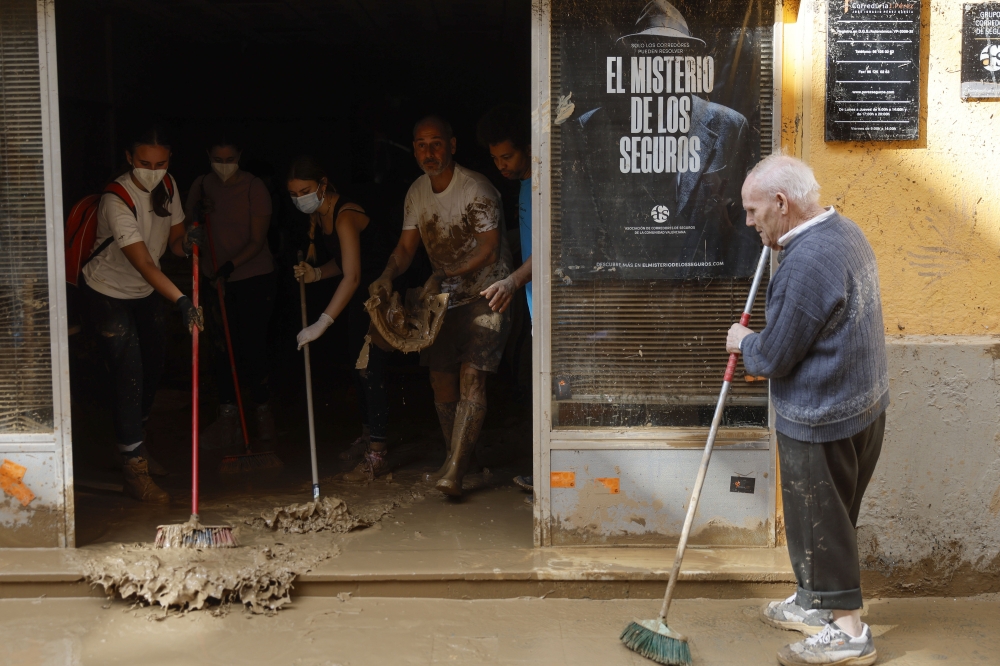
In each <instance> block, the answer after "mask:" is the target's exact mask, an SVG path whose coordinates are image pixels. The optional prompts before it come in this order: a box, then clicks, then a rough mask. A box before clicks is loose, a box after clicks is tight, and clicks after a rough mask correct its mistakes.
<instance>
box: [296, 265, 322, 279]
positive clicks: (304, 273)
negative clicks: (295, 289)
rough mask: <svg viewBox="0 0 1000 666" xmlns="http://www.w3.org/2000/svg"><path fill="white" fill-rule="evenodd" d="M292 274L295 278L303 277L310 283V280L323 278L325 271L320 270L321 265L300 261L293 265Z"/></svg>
mask: <svg viewBox="0 0 1000 666" xmlns="http://www.w3.org/2000/svg"><path fill="white" fill-rule="evenodd" d="M292 275H294V276H295V279H296V280H298V279H302V281H303V282H305V283H306V284H309V283H310V282H318V281H319V280H321V279H322V278H323V271H321V270H320V268H319V266H311V265H310V264H309V263H308V262H306V261H300V262H299V263H298V264H296V265H295V266H292Z"/></svg>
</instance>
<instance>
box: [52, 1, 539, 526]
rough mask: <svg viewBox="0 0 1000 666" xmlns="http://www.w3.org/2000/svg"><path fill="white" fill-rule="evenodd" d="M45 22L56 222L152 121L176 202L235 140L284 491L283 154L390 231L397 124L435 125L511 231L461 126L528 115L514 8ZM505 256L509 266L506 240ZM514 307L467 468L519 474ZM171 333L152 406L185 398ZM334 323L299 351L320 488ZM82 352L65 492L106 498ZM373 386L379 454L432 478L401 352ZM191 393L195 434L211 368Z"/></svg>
mask: <svg viewBox="0 0 1000 666" xmlns="http://www.w3.org/2000/svg"><path fill="white" fill-rule="evenodd" d="M56 9H57V11H56V17H57V32H58V67H59V102H60V135H61V142H62V154H61V157H62V174H63V197H64V204H65V206H66V208H67V210H68V209H69V207H71V206H72V205H73V203H74V202H76V201H77V200H79V199H80V198H81V197H83V196H85V195H87V194H89V193H93V192H97V191H100V189H101V188H102V187H103V185H104V184H105V183H106V182H107V181H108V180H110V179H111V178H112V177H113V176H115V175H116V171H117V170H118V169H120V168H122V166H123V165H124V164H125V160H124V149H125V142H126V140H127V137H128V136H129V135H130V134H133V133H135V132H137V131H140V130H141V129H142V128H143V127H144V126H146V125H149V124H151V123H155V124H157V125H160V126H162V127H164V128H165V129H167V130H168V131H169V133H170V135H171V138H172V152H173V156H172V160H171V168H170V171H171V173H172V174H173V175H174V176H175V177H176V179H177V181H178V183H179V185H180V188H181V193H182V195H186V191H187V188H188V187H190V185H191V182H192V181H193V180H194V178H196V177H197V176H198V175H200V174H203V173H206V172H207V171H208V170H209V162H208V159H207V155H206V152H205V151H206V150H207V148H208V144H209V142H210V141H212V140H213V139H214V138H215V137H218V136H219V135H220V134H225V135H227V136H230V137H238V138H239V139H240V140H241V141H242V142H243V143H244V144H245V148H244V153H243V159H242V161H241V166H242V168H243V169H244V170H246V171H249V172H251V173H253V174H254V175H257V176H259V177H261V178H262V179H264V180H265V182H266V183H267V184H268V186H269V187H270V189H271V190H272V199H273V202H274V206H275V208H274V215H273V217H272V221H271V230H270V233H269V243H270V246H271V250H272V252H273V254H274V256H275V260H276V264H277V271H278V275H279V293H278V299H277V302H276V307H275V313H274V317H273V318H272V321H271V324H270V334H269V338H270V360H271V363H272V373H271V392H272V395H273V396H274V398H273V400H274V401H275V402H276V405H275V406H276V407H277V408H278V412H277V418H278V427H279V433H280V434H281V437H280V438H279V443H278V446H277V447H276V452H277V453H278V454H279V455H280V456H281V458H282V459H283V460H284V461H285V463H286V468H285V471H283V472H282V475H283V476H282V478H283V479H286V480H288V481H289V482H293V483H299V482H303V481H307V480H308V460H309V455H308V436H307V425H306V407H305V398H304V395H305V390H304V377H303V363H302V356H301V353H300V352H297V351H296V349H295V340H294V338H295V334H296V333H297V332H298V330H299V328H300V320H299V317H300V315H299V305H298V286H297V283H296V282H295V280H294V279H293V278H292V276H291V268H290V267H291V265H292V264H293V263H294V261H295V254H296V251H297V250H299V249H303V247H304V242H305V231H306V226H307V222H306V217H305V216H304V215H302V214H300V213H298V211H296V210H295V209H294V207H293V206H292V205H291V201H290V199H289V197H288V196H287V195H286V194H285V190H284V174H285V171H286V168H287V166H288V164H289V162H290V160H291V159H292V158H294V157H295V156H296V155H299V154H303V153H305V154H310V155H314V156H316V157H318V158H319V159H320V160H321V161H322V162H323V163H324V164H325V165H326V168H327V169H328V170H329V172H330V173H331V179H332V180H333V182H334V184H335V185H336V186H337V187H338V188H340V189H343V190H345V191H364V192H365V193H366V194H367V196H368V197H369V200H372V201H378V202H380V204H381V207H380V208H379V209H378V211H377V214H380V215H385V216H387V217H388V218H389V219H390V220H391V224H390V225H389V226H391V227H393V228H398V227H399V226H400V225H401V221H402V220H401V208H402V201H403V197H404V195H405V192H406V189H407V188H408V187H409V185H410V183H411V182H412V181H413V180H414V179H415V178H416V177H417V176H418V175H420V171H419V169H418V168H417V166H416V163H415V162H414V160H413V156H412V152H411V131H412V125H413V123H414V121H415V120H416V119H418V118H420V117H421V116H423V115H426V114H429V113H437V114H441V115H443V116H445V117H446V118H448V119H449V120H450V121H451V123H452V124H453V126H454V128H455V133H456V136H457V138H458V154H457V156H456V158H457V161H458V162H459V163H460V164H462V165H464V166H466V167H469V168H472V169H474V170H476V171H479V172H481V173H483V174H485V175H487V176H488V177H489V178H490V179H491V180H492V181H493V182H494V184H495V185H496V186H497V188H498V189H499V190H500V192H501V194H502V195H503V197H504V202H505V210H506V220H507V227H508V229H510V230H511V231H514V230H516V228H517V213H516V197H517V184H516V183H509V182H507V181H505V180H504V179H503V178H501V177H500V175H499V173H498V172H497V170H496V168H495V167H494V166H493V164H492V161H491V159H490V156H489V154H488V152H487V151H486V149H484V148H482V147H480V146H479V145H477V143H476V141H475V125H476V122H477V121H478V119H479V118H480V116H481V115H482V114H483V113H484V112H486V111H487V110H488V109H489V108H490V107H491V106H493V105H495V104H498V103H514V104H518V105H520V106H522V107H528V106H529V101H530V100H529V96H530V76H529V66H530V11H531V9H530V3H529V2H528V0H477V1H476V2H468V1H465V2H462V1H460V0H411V1H407V2H401V1H388V0H264V1H259V2H252V1H243V0H181V1H178V2H169V3H166V2H153V1H151V0H117V1H116V0H99V1H94V0H86V1H84V0H59V1H58V2H57V5H56ZM510 246H511V248H512V250H513V251H514V255H515V256H514V261H515V265H516V264H518V263H519V257H518V256H517V255H518V252H517V248H518V244H517V243H516V242H511V243H510ZM162 266H163V269H164V272H166V273H167V274H168V275H169V276H170V277H171V278H172V279H173V280H174V281H175V283H176V284H177V285H178V286H179V287H180V288H181V289H182V291H185V292H186V293H189V292H190V288H191V278H190V262H187V261H185V260H183V259H179V258H177V257H174V256H173V255H172V254H170V253H169V252H168V253H167V254H166V255H165V256H164V257H163V259H162ZM428 266H429V264H428V263H427V261H426V258H424V259H423V261H417V262H415V265H414V266H413V267H412V268H411V269H410V270H409V272H408V273H407V274H406V275H405V276H404V277H403V278H401V279H400V280H399V281H398V282H397V285H396V286H397V288H405V287H408V286H417V285H419V284H421V283H422V282H423V280H424V279H425V278H426V275H427V274H428V273H429V267H428ZM335 287H336V281H335V280H330V281H326V282H324V283H322V284H321V285H315V286H312V287H310V289H309V290H308V291H309V294H308V299H309V311H310V312H309V318H310V321H312V320H314V319H315V318H316V316H317V315H318V313H319V312H320V311H321V309H322V308H323V307H324V306H325V304H326V303H327V301H328V300H329V298H330V295H331V294H332V291H333V289H334V288H335ZM361 288H366V285H362V287H361ZM70 289H71V290H72V288H70ZM69 297H70V301H71V320H72V321H71V323H75V322H79V321H81V319H80V313H79V312H77V311H75V310H74V294H72V293H70V295H69ZM515 303H516V306H515V307H516V308H517V312H515V328H514V330H513V331H512V334H511V337H510V340H509V342H508V345H507V349H506V352H505V357H504V361H503V364H502V366H501V370H500V371H499V372H498V373H497V374H496V375H495V376H492V377H491V379H490V382H491V383H490V386H489V400H490V406H489V413H488V416H487V422H486V425H485V428H484V435H483V437H482V440H481V442H480V446H479V451H478V455H479V458H480V462H481V463H482V464H485V465H490V466H492V467H493V468H494V469H497V468H498V467H499V468H501V469H507V468H509V469H510V470H511V471H515V470H516V473H530V457H529V456H530V450H531V443H530V442H531V440H530V421H531V406H530V405H531V401H530V393H531V383H530V372H529V371H530V365H531V360H530V324H528V323H527V312H526V307H525V306H524V302H523V299H515ZM170 326H171V335H170V346H169V350H168V355H167V361H166V371H165V374H164V379H163V382H162V384H161V387H160V388H161V392H163V393H164V396H165V397H164V399H163V400H162V401H161V400H160V399H159V396H158V407H157V408H159V405H161V404H167V403H169V402H170V401H171V400H172V401H174V402H178V401H180V402H183V394H184V392H186V391H189V390H190V381H191V379H190V373H191V362H190V361H191V358H190V342H189V337H188V335H187V333H186V331H184V330H183V329H182V328H181V323H180V318H179V316H174V317H173V318H172V319H171V322H170ZM345 328H346V326H345V325H344V322H342V321H340V320H338V321H337V322H336V323H335V324H334V326H333V328H332V329H331V330H330V331H328V332H327V334H326V335H325V336H324V337H323V338H321V339H320V340H319V341H317V342H316V343H314V345H313V352H312V358H313V368H312V371H313V378H314V387H315V391H316V410H317V419H316V425H317V430H318V435H319V436H318V441H319V458H320V464H321V468H323V469H324V471H325V473H334V472H336V471H338V470H339V469H340V467H339V466H342V463H340V461H338V460H336V455H335V454H336V453H337V452H338V451H339V450H341V449H342V448H343V447H344V446H346V445H347V444H348V443H350V442H351V441H352V440H353V439H354V438H355V437H357V436H358V434H360V419H359V417H358V415H357V408H356V404H355V395H354V393H355V392H354V388H353V386H354V384H353V381H352V380H351V375H350V373H351V372H352V370H351V369H352V368H353V365H354V360H355V359H353V358H349V357H348V355H347V354H346V352H345V351H344V346H345V341H346V330H345ZM73 330H74V331H76V330H77V329H76V327H74V329H73ZM89 337H90V336H89V333H88V331H87V329H86V327H85V326H83V327H81V329H80V330H79V332H78V333H74V335H72V336H71V382H72V396H73V426H74V433H73V435H74V437H73V440H74V464H75V470H74V473H75V477H76V482H77V489H78V494H79V492H80V489H81V488H83V487H85V486H87V485H88V484H89V487H90V488H91V489H93V488H100V487H101V486H108V487H112V486H113V485H114V481H115V479H116V478H118V477H117V475H118V472H117V471H116V470H115V469H114V460H115V455H114V447H113V440H114V438H113V434H112V428H111V420H110V411H109V407H108V404H109V401H108V400H107V399H106V394H107V390H108V388H107V377H106V373H105V371H104V368H103V365H102V363H101V361H100V358H99V357H98V356H97V354H96V349H95V347H94V344H93V341H92V340H91V339H89ZM203 367H207V364H205V363H204V361H203ZM387 384H388V387H387V388H388V390H389V393H390V447H391V450H393V451H394V454H393V455H394V456H396V462H397V464H399V465H402V466H407V465H409V466H411V467H421V466H432V467H436V465H437V464H439V463H440V459H441V456H442V455H443V453H442V451H441V450H440V447H441V435H440V430H439V428H438V425H437V421H436V416H435V412H434V407H433V405H432V400H431V394H430V390H429V384H428V380H427V376H426V372H425V370H424V369H423V368H421V367H419V365H418V364H417V356H416V355H415V354H410V355H403V354H401V353H397V354H395V355H394V358H393V363H392V366H391V368H390V373H389V377H388V378H387ZM201 386H202V396H203V398H202V401H201V410H202V413H203V414H205V415H206V417H204V418H206V419H211V418H213V417H214V414H215V409H216V399H215V397H214V390H213V387H212V378H211V373H209V372H204V371H203V372H202V384H201ZM188 400H189V398H188ZM186 413H187V414H188V415H189V414H190V412H189V411H188V412H186ZM154 416H155V414H154ZM188 418H189V417H188ZM152 421H153V423H158V422H159V423H161V424H162V425H161V426H159V427H160V428H161V429H162V430H163V431H164V432H163V433H161V436H160V437H159V439H154V441H156V444H155V446H156V448H157V449H159V453H160V461H161V462H162V463H163V464H165V465H166V466H167V467H168V468H169V469H170V470H171V472H172V475H171V476H170V477H169V478H168V481H167V482H166V487H167V488H168V489H169V490H170V491H171V492H172V494H176V496H177V497H178V498H183V492H182V489H185V488H187V487H189V484H190V478H189V476H188V472H187V469H188V465H189V463H190V452H189V449H190V437H189V435H188V434H187V433H188V432H189V429H190V425H189V424H190V421H187V423H185V422H183V419H174V420H173V421H170V422H169V423H168V422H164V421H163V420H162V419H161V420H160V421H157V419H156V418H153V419H152ZM208 422H209V421H207V420H203V425H205V424H207V423H208ZM525 424H526V425H525ZM515 425H516V427H514V426H515ZM501 432H502V433H505V434H504V435H503V436H501V435H499V434H497V433H501ZM491 433H493V434H492V435H491ZM514 433H517V435H516V436H514ZM203 467H204V468H206V469H208V470H210V469H211V467H212V461H203ZM510 476H511V475H509V474H506V473H504V474H502V475H500V474H498V475H497V478H501V477H503V478H506V479H509V478H510ZM279 481H280V480H279ZM276 482H278V481H276ZM206 483H208V484H209V485H210V484H211V480H210V478H209V479H208V480H207V481H206ZM175 491H176V492H175ZM119 500H120V501H122V502H125V501H127V500H124V499H123V498H118V497H116V496H115V495H114V493H113V492H110V493H108V494H106V495H102V494H101V493H99V492H98V493H96V494H93V495H86V496H78V498H77V517H78V529H79V532H78V543H79V544H81V545H85V544H86V543H87V542H88V540H94V539H97V538H101V536H102V535H103V534H104V532H103V528H102V527H101V526H99V525H98V523H99V521H97V520H96V514H97V513H99V512H100V511H103V508H101V509H99V508H98V507H105V508H106V506H107V505H109V504H114V503H115V502H117V501H119ZM176 502H177V500H175V503H176Z"/></svg>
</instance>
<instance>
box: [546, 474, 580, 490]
mask: <svg viewBox="0 0 1000 666" xmlns="http://www.w3.org/2000/svg"><path fill="white" fill-rule="evenodd" d="M549 486H551V487H552V488H576V472H550V473H549Z"/></svg>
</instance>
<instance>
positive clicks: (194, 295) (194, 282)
mask: <svg viewBox="0 0 1000 666" xmlns="http://www.w3.org/2000/svg"><path fill="white" fill-rule="evenodd" d="M192 226H195V227H196V226H198V223H197V222H195V223H194V224H193V225H192ZM191 256H192V257H193V261H192V262H191V302H192V303H193V304H194V307H195V309H196V310H197V309H198V300H199V299H198V246H197V245H194V246H192V248H191ZM191 516H192V517H193V518H194V519H195V520H197V519H198V327H197V326H195V327H194V328H193V329H191Z"/></svg>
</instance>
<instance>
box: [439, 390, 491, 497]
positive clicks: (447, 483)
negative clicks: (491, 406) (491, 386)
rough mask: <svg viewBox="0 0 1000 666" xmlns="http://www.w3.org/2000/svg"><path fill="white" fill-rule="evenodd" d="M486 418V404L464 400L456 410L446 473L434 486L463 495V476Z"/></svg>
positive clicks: (454, 494) (448, 493)
mask: <svg viewBox="0 0 1000 666" xmlns="http://www.w3.org/2000/svg"><path fill="white" fill-rule="evenodd" d="M485 418H486V406H485V405H480V404H478V403H475V402H471V401H469V400H462V401H461V402H459V403H458V408H457V409H456V410H455V431H454V433H453V434H452V437H451V449H452V450H451V455H450V456H448V462H446V463H445V473H444V476H442V477H441V478H440V479H438V481H437V483H435V484H434V487H435V488H437V489H438V490H440V491H441V492H443V493H444V494H445V495H451V496H452V497H461V496H462V477H463V476H464V475H465V471H466V469H468V467H469V459H470V458H471V457H472V452H473V451H474V450H475V448H476V440H477V439H479V431H480V430H482V427H483V419H485Z"/></svg>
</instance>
